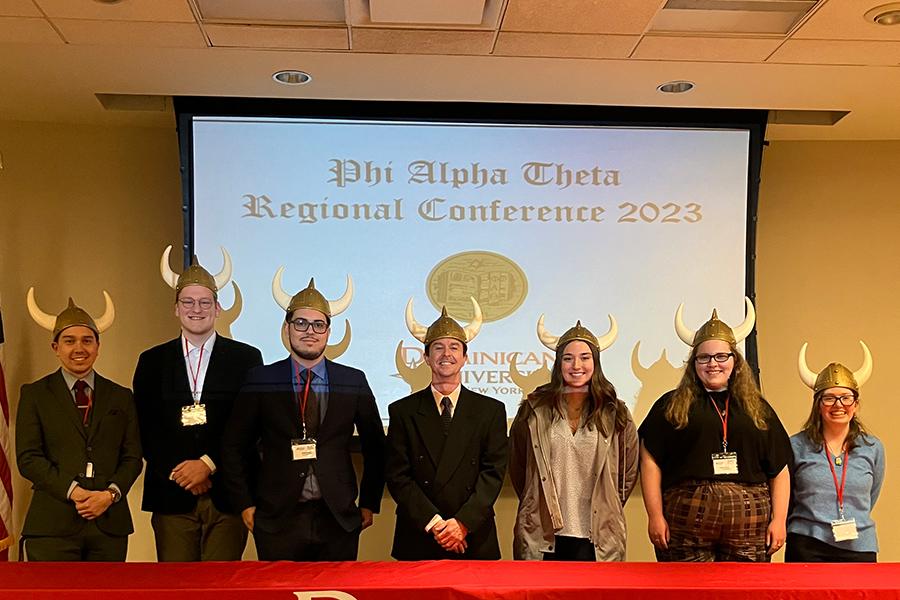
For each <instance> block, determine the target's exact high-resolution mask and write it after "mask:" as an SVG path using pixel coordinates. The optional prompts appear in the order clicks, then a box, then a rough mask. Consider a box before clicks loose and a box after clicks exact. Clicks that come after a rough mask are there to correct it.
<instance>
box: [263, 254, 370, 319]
mask: <svg viewBox="0 0 900 600" xmlns="http://www.w3.org/2000/svg"><path fill="white" fill-rule="evenodd" d="M283 274H284V267H283V266H282V267H278V270H277V271H275V277H273V278H272V296H273V297H274V298H275V302H277V303H278V306H280V307H281V308H283V309H284V310H285V311H286V312H287V313H288V314H291V313H292V312H294V311H295V310H297V309H300V308H311V309H313V310H317V311H319V312H320V313H322V314H323V315H325V316H326V317H328V318H329V319H330V318H331V317H336V316H337V315H339V314H341V313H342V312H344V311H345V310H347V308H348V307H349V306H350V303H351V302H352V301H353V279H351V277H350V275H349V274H348V275H347V289H346V290H345V291H344V295H343V296H341V297H340V298H338V299H337V300H333V301H332V300H327V299H326V298H325V296H323V295H322V292H320V291H319V290H317V289H316V282H315V279H314V278H312V277H311V278H310V279H309V285H307V286H306V287H305V288H304V289H302V290H300V291H299V292H297V293H296V294H294V295H293V296H291V295H289V294H288V293H287V292H285V291H284V287H283V286H282V285H281V276H282V275H283Z"/></svg>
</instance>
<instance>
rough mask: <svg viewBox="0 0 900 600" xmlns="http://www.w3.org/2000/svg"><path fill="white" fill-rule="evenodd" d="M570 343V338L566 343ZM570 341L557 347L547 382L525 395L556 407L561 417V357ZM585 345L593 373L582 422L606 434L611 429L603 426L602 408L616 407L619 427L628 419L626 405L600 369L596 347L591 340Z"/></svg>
mask: <svg viewBox="0 0 900 600" xmlns="http://www.w3.org/2000/svg"><path fill="white" fill-rule="evenodd" d="M572 341H576V340H572ZM571 343H572V342H569V344H571ZM569 344H566V345H565V346H562V347H558V348H557V349H556V359H555V360H554V361H553V369H552V370H551V371H550V383H545V384H544V385H542V386H539V387H538V388H537V389H535V390H534V391H533V392H531V394H529V395H528V398H529V399H535V400H536V403H535V404H536V405H537V406H550V407H551V408H553V409H555V410H554V411H553V414H554V415H555V416H558V417H560V418H561V417H562V414H563V413H562V412H561V410H560V401H561V400H562V396H563V390H564V389H565V387H566V383H565V381H563V376H562V357H563V352H564V351H565V349H566V346H568V345H569ZM587 346H588V348H590V349H591V356H592V358H593V361H594V373H593V374H592V375H591V383H590V385H589V386H588V389H589V391H590V393H589V394H588V412H587V419H586V420H585V422H586V423H590V424H592V425H594V426H595V427H597V428H598V429H600V430H601V431H602V432H603V433H604V434H607V435H608V434H609V433H611V432H609V431H606V430H605V427H604V426H603V420H602V415H603V409H604V408H605V407H606V406H607V405H610V406H613V407H615V411H616V424H615V429H616V431H622V430H624V429H625V425H626V424H627V423H628V407H626V406H625V403H624V402H622V401H621V400H619V397H618V396H617V395H616V388H615V387H613V384H612V383H610V381H609V380H608V379H607V378H606V376H605V375H604V374H603V369H602V368H601V367H600V353H599V352H598V351H597V348H595V347H594V346H593V344H588V345H587Z"/></svg>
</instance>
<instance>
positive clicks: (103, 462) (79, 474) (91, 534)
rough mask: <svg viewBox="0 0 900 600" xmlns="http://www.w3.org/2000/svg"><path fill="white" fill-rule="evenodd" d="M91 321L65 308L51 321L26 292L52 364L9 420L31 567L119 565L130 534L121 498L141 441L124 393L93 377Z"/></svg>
mask: <svg viewBox="0 0 900 600" xmlns="http://www.w3.org/2000/svg"><path fill="white" fill-rule="evenodd" d="M104 295H105V296H106V312H105V313H104V315H103V316H102V317H101V318H99V319H97V321H96V322H95V321H94V320H93V319H92V318H91V316H90V315H89V314H87V312H85V311H84V310H82V309H81V308H78V307H77V306H75V303H74V302H72V299H71V298H69V306H68V307H67V308H66V309H65V310H64V311H62V312H61V313H60V314H59V315H58V316H56V317H53V316H52V315H48V314H46V313H44V312H42V311H41V310H40V309H39V308H38V307H37V304H36V303H35V301H34V288H31V289H30V290H28V309H29V312H30V313H31V316H32V317H33V318H34V320H35V321H37V323H38V324H39V325H41V326H42V327H44V328H45V329H49V330H50V331H52V333H53V342H52V343H51V347H52V348H53V351H54V352H55V353H56V356H57V357H58V358H59V362H60V365H61V368H60V369H57V370H56V371H55V372H54V373H52V374H50V375H47V376H46V377H44V378H42V379H39V380H38V381H35V382H34V383H29V384H26V385H23V386H22V393H21V396H20V398H19V412H18V416H17V418H16V459H17V461H18V465H19V471H20V472H21V473H22V476H23V477H25V478H26V479H28V480H29V481H31V483H32V489H33V490H34V495H33V496H32V498H31V505H30V506H29V507H28V514H27V515H26V517H25V525H24V527H23V529H22V537H23V538H24V539H25V554H26V556H27V557H28V560H35V561H50V560H64V561H82V560H89V561H124V560H125V555H126V553H127V550H128V535H129V534H131V533H132V532H133V531H134V528H133V527H132V523H131V512H130V511H129V510H128V502H127V501H126V500H125V498H124V496H125V495H126V494H127V493H128V490H129V489H131V485H132V484H133V483H134V480H135V479H137V476H138V475H139V474H140V472H141V467H142V462H141V442H140V436H139V434H138V425H137V417H136V415H135V409H134V401H133V399H132V397H131V392H130V391H129V390H127V389H126V388H124V387H122V386H120V385H117V384H115V383H113V382H111V381H109V380H108V379H105V378H103V377H101V376H100V375H99V374H97V373H96V372H95V371H94V361H95V360H96V359H97V355H98V353H99V350H100V333H101V332H102V331H104V330H105V329H106V328H107V327H109V326H110V325H111V324H112V320H113V318H114V315H115V310H114V308H113V305H112V301H111V300H110V298H109V295H108V294H106V292H104Z"/></svg>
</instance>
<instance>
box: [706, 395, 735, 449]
mask: <svg viewBox="0 0 900 600" xmlns="http://www.w3.org/2000/svg"><path fill="white" fill-rule="evenodd" d="M708 397H709V401H710V402H712V405H713V408H715V409H716V414H717V415H718V416H719V420H720V421H722V452H728V401H729V400H730V399H731V396H727V397H726V398H725V415H724V416H723V415H722V413H721V412H720V411H719V405H718V404H716V401H715V400H713V399H712V396H708Z"/></svg>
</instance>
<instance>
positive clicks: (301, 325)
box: [290, 319, 328, 333]
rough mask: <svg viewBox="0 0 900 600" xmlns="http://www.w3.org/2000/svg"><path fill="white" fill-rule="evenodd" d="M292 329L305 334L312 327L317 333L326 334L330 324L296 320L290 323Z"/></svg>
mask: <svg viewBox="0 0 900 600" xmlns="http://www.w3.org/2000/svg"><path fill="white" fill-rule="evenodd" d="M290 323H291V327H293V328H294V331H296V332H298V333H303V332H304V331H308V330H309V328H310V327H312V330H313V331H315V332H316V333H325V331H326V330H327V329H328V323H326V322H325V321H307V320H306V319H294V320H293V321H291V322H290Z"/></svg>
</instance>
